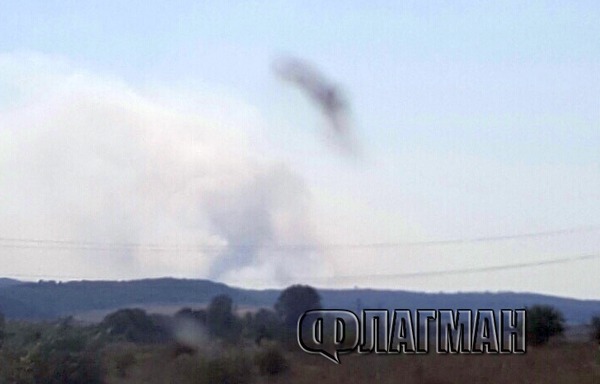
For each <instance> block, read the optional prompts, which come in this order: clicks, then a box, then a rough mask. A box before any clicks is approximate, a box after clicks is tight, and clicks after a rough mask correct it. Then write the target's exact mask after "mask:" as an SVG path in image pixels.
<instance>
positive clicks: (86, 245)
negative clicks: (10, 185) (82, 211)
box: [0, 226, 600, 253]
mask: <svg viewBox="0 0 600 384" xmlns="http://www.w3.org/2000/svg"><path fill="white" fill-rule="evenodd" d="M597 231H600V226H586V227H576V228H567V229H558V230H550V231H542V232H525V233H517V234H508V235H498V236H485V237H471V238H459V239H449V240H432V241H412V242H376V243H361V244H359V243H355V244H351V243H348V244H342V243H338V244H335V243H333V244H223V245H214V244H206V243H204V244H159V243H100V242H88V241H72V240H55V239H33V238H9V237H0V248H4V249H44V250H86V251H119V250H140V251H151V252H198V253H211V252H217V253H218V252H222V251H223V250H225V249H235V250H238V251H252V250H255V249H260V250H261V251H287V252H293V251H296V252H298V251H300V252H305V251H325V250H335V249H337V250H353V249H389V248H403V247H435V246H451V245H460V244H475V243H491V242H501V241H510V240H526V239H535V238H545V237H554V236H564V235H572V234H580V233H590V232H597Z"/></svg>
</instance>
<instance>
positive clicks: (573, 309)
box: [0, 278, 600, 324]
mask: <svg viewBox="0 0 600 384" xmlns="http://www.w3.org/2000/svg"><path fill="white" fill-rule="evenodd" d="M279 292H280V291H278V290H252V289H242V288H236V287H230V286H227V285H225V284H221V283H216V282H213V281H209V280H184V279H172V278H162V279H146V280H134V281H73V282H64V283H62V282H59V283H57V282H52V281H50V282H48V281H41V282H38V283H24V282H23V283H13V284H5V285H0V311H1V312H2V313H4V314H5V315H6V316H7V317H9V318H21V319H44V318H46V319H49V318H57V317H62V316H68V315H72V314H75V313H80V312H84V311H92V310H105V309H113V308H122V307H127V306H135V305H150V304H169V305H173V304H179V303H181V304H182V305H183V304H189V303H198V304H202V303H207V302H209V301H210V299H211V298H212V297H214V296H215V295H218V294H227V295H229V296H231V297H232V299H233V301H234V302H235V303H236V304H237V305H240V306H252V307H272V306H273V304H274V303H275V301H276V300H277V297H278V295H279ZM319 292H320V294H321V296H322V298H323V305H324V306H325V307H330V308H346V309H350V310H358V309H362V308H389V309H397V308H398V309H399V308H402V309H417V308H450V309H458V308H467V309H468V308H470V309H495V310H497V309H504V308H523V307H525V306H531V305H534V304H549V305H552V306H555V307H557V308H558V309H560V310H561V311H562V312H563V313H564V314H565V317H566V320H567V322H568V323H570V324H585V323H587V322H589V320H590V318H591V317H592V316H593V315H597V314H600V301H593V300H576V299H568V298H560V297H554V296H546V295H540V294H532V293H512V292H502V293H422V292H409V291H396V290H373V289H342V290H329V289H322V290H319Z"/></svg>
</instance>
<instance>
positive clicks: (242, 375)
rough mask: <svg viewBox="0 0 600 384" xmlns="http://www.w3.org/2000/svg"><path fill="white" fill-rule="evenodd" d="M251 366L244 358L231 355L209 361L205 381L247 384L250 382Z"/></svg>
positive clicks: (240, 355) (224, 383) (238, 355)
mask: <svg viewBox="0 0 600 384" xmlns="http://www.w3.org/2000/svg"><path fill="white" fill-rule="evenodd" d="M251 372H252V366H251V364H250V362H249V361H248V359H247V358H246V356H244V355H242V354H233V355H229V356H223V357H218V358H216V359H213V360H210V361H209V362H208V364H207V375H206V377H207V379H208V380H207V381H208V382H209V383H221V384H247V383H251V382H252V374H251Z"/></svg>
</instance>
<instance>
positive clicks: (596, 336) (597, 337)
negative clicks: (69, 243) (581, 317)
mask: <svg viewBox="0 0 600 384" xmlns="http://www.w3.org/2000/svg"><path fill="white" fill-rule="evenodd" d="M592 340H594V341H597V342H598V343H600V316H594V317H592Z"/></svg>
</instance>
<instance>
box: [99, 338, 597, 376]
mask: <svg viewBox="0 0 600 384" xmlns="http://www.w3.org/2000/svg"><path fill="white" fill-rule="evenodd" d="M255 352H256V351H252V350H246V351H237V352H235V353H236V355H235V356H236V357H235V358H234V359H233V360H232V362H231V364H230V365H231V366H234V367H235V366H239V367H240V369H245V371H244V372H243V375H242V376H241V377H238V378H237V379H236V378H235V377H232V379H233V380H232V381H231V382H241V383H272V384H284V383H299V384H303V383H306V384H308V383H311V384H312V383H366V382H377V383H398V382H402V383H422V384H423V383H425V384H441V383H511V384H514V383H578V384H586V383H590V384H592V383H599V382H600V351H599V350H598V346H597V345H595V344H594V343H558V344H553V345H549V346H544V347H539V348H533V347H530V348H529V350H528V352H527V353H526V354H525V355H480V356H475V355H437V354H428V355H420V356H416V355H393V356H380V355H356V354H352V355H343V356H341V361H342V364H340V365H335V364H333V363H331V362H330V361H328V360H326V359H324V358H322V357H320V356H316V355H315V356H313V355H308V354H305V353H303V352H301V351H299V350H291V351H288V352H286V357H287V359H288V362H289V364H290V369H289V370H288V371H286V372H284V373H281V374H279V375H275V376H265V375H261V374H260V373H259V372H258V371H257V369H256V367H255V366H253V365H248V366H245V365H244V363H243V362H241V360H244V359H245V360H246V361H252V354H253V353H255ZM135 354H136V363H135V364H134V365H132V366H131V367H130V368H129V369H128V370H127V373H126V375H125V376H123V377H120V378H119V377H115V376H110V377H108V378H107V382H108V383H114V384H121V383H164V382H179V383H187V382H189V383H192V382H211V381H210V379H209V378H207V376H206V375H204V374H203V372H202V371H201V370H199V368H198V367H199V365H201V361H203V359H204V357H202V356H198V355H194V356H189V355H180V356H178V357H174V356H168V355H169V354H168V349H137V350H136V352H135Z"/></svg>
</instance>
